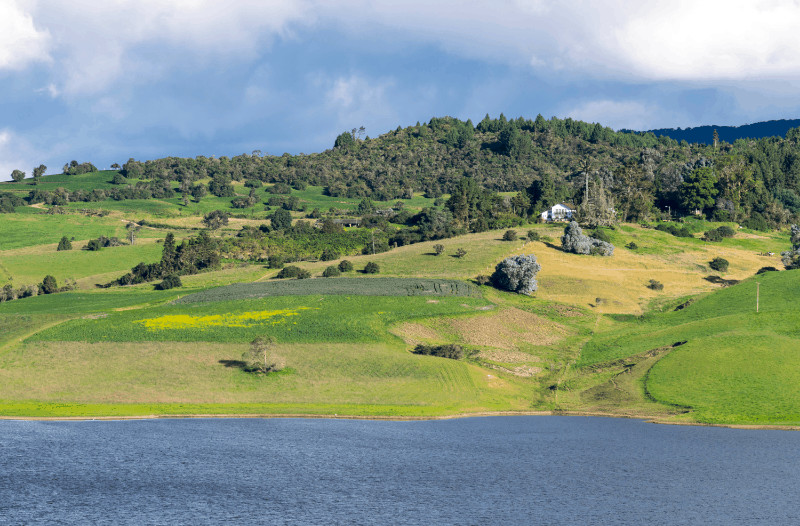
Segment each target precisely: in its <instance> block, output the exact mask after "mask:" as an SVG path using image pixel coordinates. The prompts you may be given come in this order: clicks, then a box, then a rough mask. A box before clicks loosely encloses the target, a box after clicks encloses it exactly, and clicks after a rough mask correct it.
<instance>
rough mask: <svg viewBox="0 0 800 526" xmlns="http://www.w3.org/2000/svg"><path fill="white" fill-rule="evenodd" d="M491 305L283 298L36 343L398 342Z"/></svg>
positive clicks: (53, 334)
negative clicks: (430, 323)
mask: <svg viewBox="0 0 800 526" xmlns="http://www.w3.org/2000/svg"><path fill="white" fill-rule="evenodd" d="M484 305H487V302H486V301H485V300H483V299H478V298H464V297H442V298H439V301H438V302H437V303H432V302H429V301H428V299H427V298H425V297H422V296H411V297H405V296H404V297H392V296H380V297H379V296H320V295H316V296H278V297H270V298H264V299H257V300H234V301H221V302H214V303H190V304H181V305H163V306H159V307H155V308H149V309H137V310H130V311H122V312H112V313H109V314H108V316H107V317H105V318H101V319H75V320H71V321H68V322H66V323H63V324H61V325H59V326H57V327H53V328H51V329H47V330H44V331H42V332H40V333H38V334H36V335H35V336H33V337H32V340H37V341H88V342H103V341H117V342H130V341H195V342H199V341H206V342H249V341H251V340H252V339H253V338H255V337H257V336H262V335H264V334H268V335H270V336H272V337H273V338H275V339H276V340H277V341H279V342H284V343H324V342H327V343H333V342H336V343H340V342H396V341H397V340H396V338H395V337H394V336H392V335H390V334H389V332H388V327H389V326H390V325H392V324H394V323H397V322H399V321H403V320H409V319H415V318H423V317H428V316H448V315H456V314H465V313H469V312H473V311H475V309H476V308H477V307H481V306H484Z"/></svg>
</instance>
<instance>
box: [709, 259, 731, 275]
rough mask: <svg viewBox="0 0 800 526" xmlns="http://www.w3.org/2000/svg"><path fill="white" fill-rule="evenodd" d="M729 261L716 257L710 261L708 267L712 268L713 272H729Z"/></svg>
mask: <svg viewBox="0 0 800 526" xmlns="http://www.w3.org/2000/svg"><path fill="white" fill-rule="evenodd" d="M729 264H730V263H728V260H727V259H725V258H721V257H715V258H714V259H712V260H711V261H709V263H708V266H709V267H711V268H712V269H713V270H716V271H717V272H727V271H728V265H729Z"/></svg>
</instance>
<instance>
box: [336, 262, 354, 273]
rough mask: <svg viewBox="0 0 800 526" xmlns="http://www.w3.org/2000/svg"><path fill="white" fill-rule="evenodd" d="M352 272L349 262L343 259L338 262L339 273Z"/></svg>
mask: <svg viewBox="0 0 800 526" xmlns="http://www.w3.org/2000/svg"><path fill="white" fill-rule="evenodd" d="M352 271H353V264H352V263H351V262H350V261H348V260H346V259H343V260H341V261H340V262H339V272H352Z"/></svg>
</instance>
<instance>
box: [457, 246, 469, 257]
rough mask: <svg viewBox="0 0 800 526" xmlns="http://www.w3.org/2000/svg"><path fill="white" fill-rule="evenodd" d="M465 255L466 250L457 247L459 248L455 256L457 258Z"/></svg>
mask: <svg viewBox="0 0 800 526" xmlns="http://www.w3.org/2000/svg"><path fill="white" fill-rule="evenodd" d="M466 255H467V251H466V250H464V249H463V248H461V247H459V248H458V249H457V250H456V253H455V256H456V257H457V258H459V259H461V258H463V257H464V256H466Z"/></svg>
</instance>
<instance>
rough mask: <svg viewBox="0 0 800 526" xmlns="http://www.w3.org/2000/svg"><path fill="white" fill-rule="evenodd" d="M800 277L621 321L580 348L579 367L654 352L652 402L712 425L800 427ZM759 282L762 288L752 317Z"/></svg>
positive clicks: (748, 284) (790, 275)
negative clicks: (657, 355)
mask: <svg viewBox="0 0 800 526" xmlns="http://www.w3.org/2000/svg"><path fill="white" fill-rule="evenodd" d="M799 276H800V271H796V270H795V271H783V272H769V273H765V274H762V275H759V276H757V277H754V278H751V279H748V280H746V281H744V282H742V283H740V284H738V285H734V286H731V287H728V288H725V289H722V290H719V291H717V292H714V293H712V294H708V295H706V296H705V297H703V298H700V299H698V300H697V301H695V302H694V303H692V304H690V305H689V306H688V307H686V308H684V309H681V310H678V311H674V310H673V311H670V312H665V313H655V314H649V315H645V316H642V317H633V316H618V317H616V320H615V321H614V323H613V324H612V325H611V327H610V328H609V330H608V331H607V332H601V333H599V334H597V335H595V337H594V338H592V340H590V341H589V342H587V344H586V345H585V346H584V347H583V351H582V354H581V356H580V359H579V361H578V365H579V366H589V365H595V364H602V363H610V362H613V361H614V360H620V359H624V358H627V357H631V356H634V355H637V354H640V353H645V352H647V351H651V350H655V349H663V350H665V351H668V354H666V356H665V357H664V358H662V359H661V360H660V361H659V362H658V363H657V364H656V365H655V366H654V367H653V368H652V370H651V371H650V373H649V375H648V376H646V377H645V379H644V385H645V386H646V388H647V390H648V391H649V393H650V394H651V395H652V397H653V398H654V399H655V400H657V401H659V402H661V403H663V404H667V405H670V406H687V408H690V410H691V413H690V418H692V419H694V420H696V421H701V422H711V423H723V422H724V423H743V424H759V423H760V424H763V423H782V424H788V423H792V424H798V423H800V400H798V398H797V385H798V380H800V309H797V298H798V297H799V296H800V279H798V277H799ZM756 282H759V283H760V297H759V312H758V313H756Z"/></svg>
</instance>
